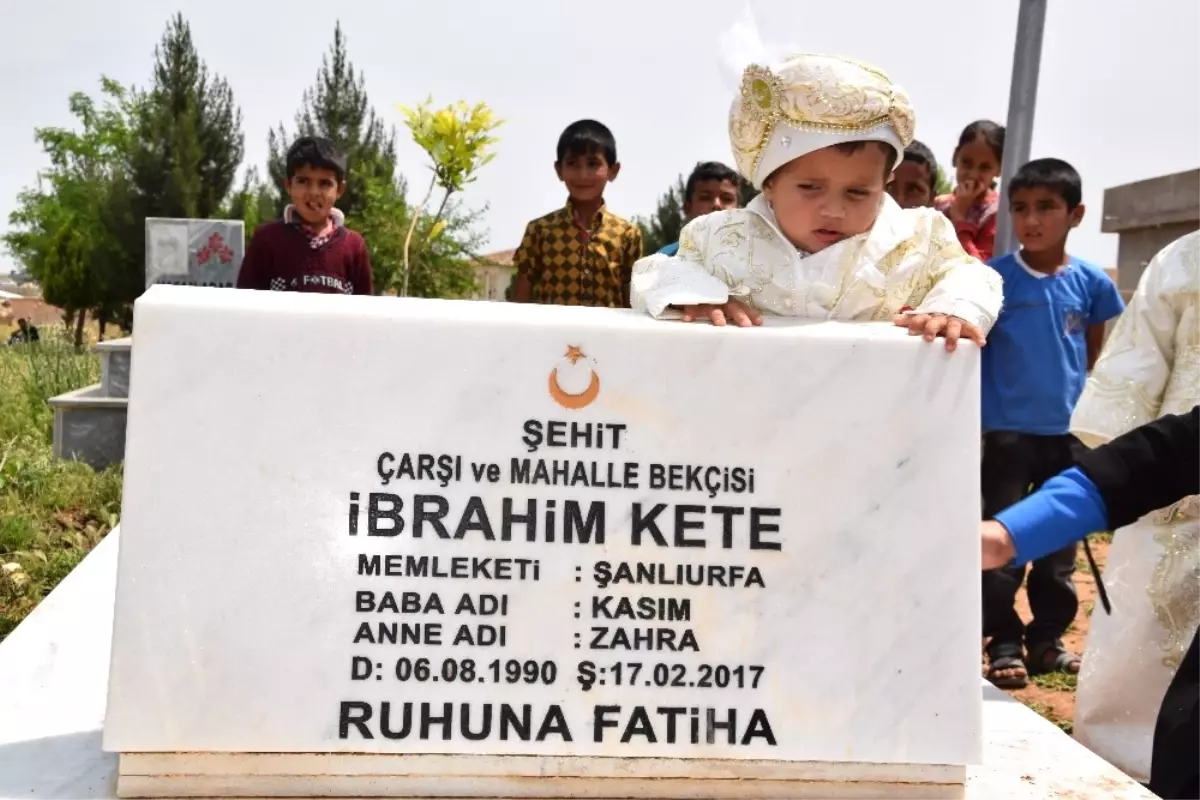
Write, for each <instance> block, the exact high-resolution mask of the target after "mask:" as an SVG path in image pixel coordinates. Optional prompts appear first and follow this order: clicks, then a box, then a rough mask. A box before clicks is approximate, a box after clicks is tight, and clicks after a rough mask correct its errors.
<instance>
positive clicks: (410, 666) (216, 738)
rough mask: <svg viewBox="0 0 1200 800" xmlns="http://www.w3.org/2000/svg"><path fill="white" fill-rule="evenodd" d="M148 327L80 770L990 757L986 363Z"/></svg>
mask: <svg viewBox="0 0 1200 800" xmlns="http://www.w3.org/2000/svg"><path fill="white" fill-rule="evenodd" d="M136 327H137V346H136V348H135V349H134V354H133V370H134V372H135V373H136V377H135V380H134V381H133V387H134V388H133V393H132V397H131V398H130V406H129V431H128V444H127V450H126V467H125V470H126V472H125V499H124V516H123V519H122V526H121V527H122V542H121V552H120V569H119V577H118V590H117V608H116V623H115V631H114V642H113V657H112V658H113V660H112V673H111V684H110V693H109V699H108V712H107V720H106V726H105V740H104V742H105V747H106V749H109V750H116V751H121V752H126V753H130V752H134V753H155V752H188V753H196V752H203V751H217V752H245V753H322V752H325V753H337V752H342V753H397V754H412V753H423V754H492V755H533V756H538V755H541V756H622V757H634V758H637V757H658V758H664V757H666V758H678V759H734V760H744V759H767V760H778V761H819V762H858V763H878V764H931V765H963V764H969V763H972V762H974V761H976V760H977V759H978V758H979V755H980V746H981V743H980V735H981V734H980V692H979V669H978V664H979V659H978V647H979V618H980V609H979V605H980V599H979V578H978V570H979V545H978V536H977V530H978V520H979V496H980V495H979V478H978V464H979V413H978V395H979V387H978V351H977V350H976V349H975V348H973V347H971V346H963V347H961V348H960V349H959V351H958V352H956V353H954V354H947V353H946V352H945V351H944V349H943V347H942V345H941V344H940V343H938V344H934V345H930V344H926V343H924V342H922V341H920V340H918V339H916V338H910V337H908V336H906V335H905V333H904V332H903V331H899V330H897V329H893V328H891V327H889V326H888V325H883V324H880V325H849V324H839V323H822V324H803V323H797V322H778V321H777V322H773V323H772V324H768V325H767V326H765V327H763V328H759V329H751V330H739V329H732V328H727V329H717V328H712V327H709V326H707V325H685V324H683V323H675V322H662V321H654V320H651V319H649V318H645V317H642V316H640V315H638V314H635V313H633V312H620V311H611V310H600V309H579V308H554V307H537V306H527V305H513V304H505V303H470V302H448V301H424V300H397V299H395V298H383V297H342V296H336V297H335V296H327V295H302V294H290V293H273V292H248V291H242V292H229V291H221V290H211V289H195V288H182V287H169V286H158V287H154V288H152V289H151V290H150V291H149V292H147V294H146V295H145V296H144V297H143V298H142V299H140V300H139V301H138V303H137V309H136ZM230 353H234V354H235V357H234V358H230ZM664 484H665V485H664Z"/></svg>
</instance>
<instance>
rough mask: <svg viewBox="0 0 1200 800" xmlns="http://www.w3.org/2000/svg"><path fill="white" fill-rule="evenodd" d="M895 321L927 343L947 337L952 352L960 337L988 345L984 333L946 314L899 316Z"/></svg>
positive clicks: (947, 343)
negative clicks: (922, 337) (923, 338)
mask: <svg viewBox="0 0 1200 800" xmlns="http://www.w3.org/2000/svg"><path fill="white" fill-rule="evenodd" d="M893 321H894V322H895V323H896V324H897V325H898V326H900V327H901V328H908V332H909V334H910V335H911V336H924V337H925V341H927V342H932V341H933V340H934V339H935V338H937V337H938V336H944V337H946V349H947V350H950V351H953V350H954V348H956V347H957V346H958V340H959V338H960V337H962V338H966V339H970V340H971V341H972V342H974V343H975V344H977V345H979V346H980V347H983V346H984V345H985V344H986V343H987V340H986V339H984V338H983V331H981V330H979V328H978V327H976V326H974V325H972V324H971V323H969V322H967V321H966V320H965V319H959V318H958V317H948V316H946V315H945V314H899V315H897V316H896V318H895V319H894V320H893Z"/></svg>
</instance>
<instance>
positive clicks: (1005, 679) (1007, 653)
mask: <svg viewBox="0 0 1200 800" xmlns="http://www.w3.org/2000/svg"><path fill="white" fill-rule="evenodd" d="M1016 669H1019V670H1021V674H1020V675H997V674H996V673H997V672H1000V671H1002V670H1016ZM987 679H988V681H990V682H991V684H992V685H993V686H997V687H999V688H1001V689H1024V688H1025V686H1026V685H1027V684H1028V683H1029V670H1028V668H1026V666H1025V662H1024V661H1023V660H1021V649H1020V648H1019V647H1018V648H1016V649H1015V651H1014V650H1013V649H1012V648H1008V647H1002V648H998V649H997V651H996V652H989V653H988V670H987Z"/></svg>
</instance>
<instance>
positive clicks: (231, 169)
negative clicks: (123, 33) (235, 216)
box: [131, 14, 245, 219]
mask: <svg viewBox="0 0 1200 800" xmlns="http://www.w3.org/2000/svg"><path fill="white" fill-rule="evenodd" d="M137 99H138V115H137V134H138V135H137V138H136V140H135V142H134V147H133V152H132V156H131V162H132V166H133V180H134V183H135V184H136V186H137V190H138V194H139V198H138V203H139V210H140V211H141V213H142V214H143V215H144V216H157V217H193V218H199V219H208V218H211V217H214V216H216V215H217V214H218V213H219V212H220V209H221V207H222V203H223V202H224V200H225V198H226V196H227V195H228V194H229V192H230V190H231V189H232V188H233V185H234V181H235V179H236V175H237V169H238V165H239V164H241V162H242V155H243V152H244V140H245V137H244V136H243V134H242V115H241V111H240V110H239V109H238V107H237V105H236V104H235V103H234V100H233V91H232V90H231V89H230V88H229V84H228V83H226V82H225V80H224V79H223V78H221V77H219V76H216V75H212V74H210V73H209V71H208V67H207V66H206V65H205V64H204V62H203V61H201V60H200V56H199V54H198V53H197V52H196V46H195V43H194V42H193V41H192V32H191V27H190V26H189V25H188V23H187V22H186V21H185V20H184V19H183V15H182V14H177V15H176V16H175V17H173V18H172V19H171V21H170V22H169V23H168V24H167V28H166V31H165V32H164V33H163V37H162V41H161V42H160V43H159V45H158V46H157V47H156V48H155V49H154V72H153V76H152V79H151V83H150V88H149V89H147V90H146V91H145V92H143V93H140V94H139V96H138V98H137Z"/></svg>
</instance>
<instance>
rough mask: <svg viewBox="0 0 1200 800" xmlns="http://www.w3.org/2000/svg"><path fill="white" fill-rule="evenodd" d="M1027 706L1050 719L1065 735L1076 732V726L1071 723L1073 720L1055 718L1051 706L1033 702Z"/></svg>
mask: <svg viewBox="0 0 1200 800" xmlns="http://www.w3.org/2000/svg"><path fill="white" fill-rule="evenodd" d="M1027 705H1028V706H1029V708H1030V709H1032V710H1033V711H1036V712H1037V713H1038V714H1040V715H1041V716H1042V717H1043V718H1045V719H1048V720H1050V721H1051V722H1053V723H1054V724H1055V725H1057V726H1058V727H1059V728H1060V729H1061V730H1062V732H1063V733H1066V734H1072V733H1074V732H1075V725H1074V723H1072V722H1071V720H1069V719H1060V718H1059V717H1057V716H1055V714H1054V711H1053V710H1051V708H1050V706H1048V705H1046V704H1045V703H1038V702H1033V703H1028V704H1027Z"/></svg>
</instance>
